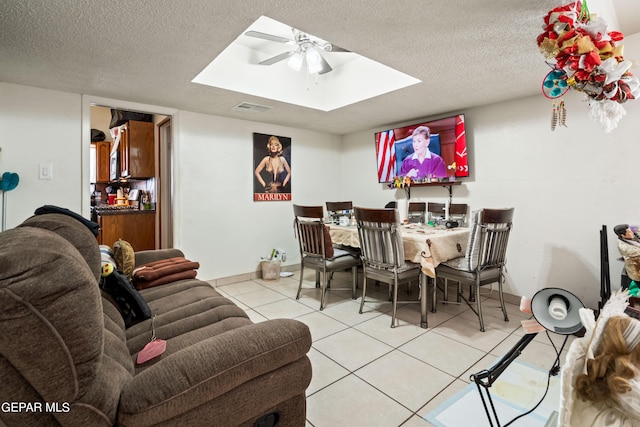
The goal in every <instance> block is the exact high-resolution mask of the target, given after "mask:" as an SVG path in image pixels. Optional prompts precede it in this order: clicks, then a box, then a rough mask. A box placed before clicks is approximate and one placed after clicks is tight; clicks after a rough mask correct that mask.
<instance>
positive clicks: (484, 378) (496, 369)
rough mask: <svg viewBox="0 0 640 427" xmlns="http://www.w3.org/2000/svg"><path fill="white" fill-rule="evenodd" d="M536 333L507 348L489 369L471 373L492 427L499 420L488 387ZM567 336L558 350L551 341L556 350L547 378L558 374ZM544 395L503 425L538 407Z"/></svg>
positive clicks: (498, 423)
mask: <svg viewBox="0 0 640 427" xmlns="http://www.w3.org/2000/svg"><path fill="white" fill-rule="evenodd" d="M536 335H538V333H535V334H527V335H525V336H523V337H522V338H520V340H519V341H518V342H517V343H516V345H514V346H513V348H512V349H511V350H509V352H508V353H507V354H506V355H504V356H503V357H502V359H500V360H499V361H498V362H496V363H495V364H494V365H493V366H492V367H490V368H489V369H485V370H483V371H480V372H478V373H477V374H473V375H471V381H473V382H475V383H476V386H477V387H478V393H480V398H481V399H482V405H483V406H484V411H485V413H486V414H487V419H488V420H489V425H490V426H491V427H493V425H494V424H493V422H494V421H495V423H496V424H495V425H496V426H497V427H500V426H501V424H500V420H499V419H498V413H497V411H496V408H495V406H494V405H493V400H492V399H491V393H490V392H489V388H491V386H492V385H493V383H494V382H495V381H496V380H497V379H498V377H499V376H500V375H501V374H502V373H503V372H504V371H505V369H507V367H508V366H509V365H510V364H511V362H513V361H514V360H515V359H516V358H517V357H518V356H520V354H521V353H522V350H524V348H525V347H526V346H527V345H529V343H530V342H531V341H533V339H534V338H535V337H536ZM547 335H548V332H547ZM568 338H569V335H565V337H564V342H563V343H562V346H561V347H560V350H558V349H557V348H556V346H555V345H554V344H553V341H552V342H551V344H552V345H553V347H554V349H555V350H556V360H555V361H554V362H553V366H552V367H551V369H550V370H549V378H548V379H549V380H550V379H551V376H552V375H558V373H559V372H560V354H562V350H563V349H564V346H565V345H566V344H567V339H568ZM483 389H484V391H483ZM548 390H549V382H547V391H548ZM485 394H486V400H485ZM546 395H547V392H546V391H545V393H544V396H542V398H541V399H540V401H539V402H538V403H537V404H536V406H534V407H533V408H531V409H530V410H529V411H527V412H525V413H523V414H520V415H518V416H517V417H515V418H514V419H512V420H511V421H509V422H508V423H507V424H505V426H508V425H511V423H512V422H514V421H515V420H517V419H518V418H521V417H523V416H525V415H527V414H530V413H531V412H533V411H534V410H535V409H536V408H537V407H538V405H540V403H541V402H542V400H543V399H544V398H545V396H546ZM487 400H488V401H489V405H490V406H491V412H492V413H493V418H492V414H491V413H489V408H488V406H487Z"/></svg>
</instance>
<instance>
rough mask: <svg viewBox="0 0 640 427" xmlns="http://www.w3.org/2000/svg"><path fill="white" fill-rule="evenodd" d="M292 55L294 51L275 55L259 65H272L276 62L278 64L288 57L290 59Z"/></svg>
mask: <svg viewBox="0 0 640 427" xmlns="http://www.w3.org/2000/svg"><path fill="white" fill-rule="evenodd" d="M294 53H296V51H295V50H292V51H289V52H284V53H281V54H280V55H276V56H273V57H271V58H269V59H265V60H264V61H261V62H259V64H260V65H273V64H275V63H276V62H280V61H282V60H284V59H287V58H288V57H290V56H291V55H293V54H294Z"/></svg>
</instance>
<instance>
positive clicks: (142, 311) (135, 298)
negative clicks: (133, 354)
mask: <svg viewBox="0 0 640 427" xmlns="http://www.w3.org/2000/svg"><path fill="white" fill-rule="evenodd" d="M100 288H101V289H102V290H103V291H105V292H106V293H108V294H109V295H111V297H113V299H115V301H116V303H117V304H118V308H119V309H120V313H121V314H122V318H123V319H124V325H125V327H127V328H128V327H129V326H131V325H133V324H135V323H138V322H141V321H143V320H146V319H149V318H151V309H150V308H149V305H148V304H147V302H146V301H145V300H144V298H142V295H140V293H139V292H138V291H137V290H136V289H135V288H134V287H133V285H132V284H131V282H130V281H129V279H127V276H125V275H124V274H123V273H121V272H119V271H114V272H113V273H111V274H110V275H108V276H105V277H103V278H101V279H100Z"/></svg>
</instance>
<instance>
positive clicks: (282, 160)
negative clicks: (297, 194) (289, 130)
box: [253, 133, 291, 202]
mask: <svg viewBox="0 0 640 427" xmlns="http://www.w3.org/2000/svg"><path fill="white" fill-rule="evenodd" d="M253 167H254V171H253V174H254V178H255V179H254V183H253V200H254V201H255V202H264V201H279V200H291V138H288V137H286V136H276V135H266V134H262V133H254V134H253Z"/></svg>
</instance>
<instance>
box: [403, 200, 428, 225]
mask: <svg viewBox="0 0 640 427" xmlns="http://www.w3.org/2000/svg"><path fill="white" fill-rule="evenodd" d="M426 210H427V203H426V202H409V207H408V209H407V219H408V220H409V222H425V211H426Z"/></svg>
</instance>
